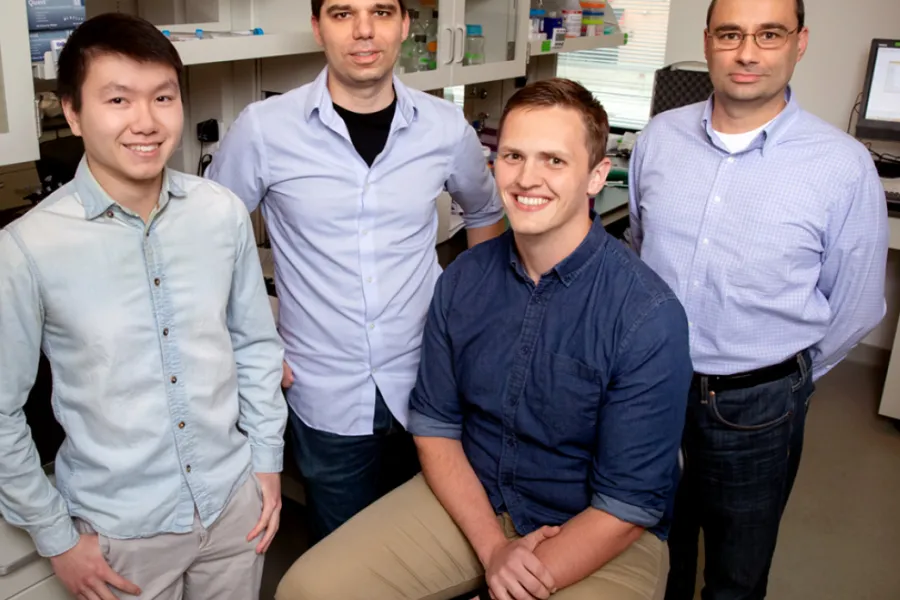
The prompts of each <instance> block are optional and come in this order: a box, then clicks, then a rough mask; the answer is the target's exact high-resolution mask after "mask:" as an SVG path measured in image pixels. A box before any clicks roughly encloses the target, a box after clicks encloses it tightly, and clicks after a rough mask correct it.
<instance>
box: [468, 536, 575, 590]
mask: <svg viewBox="0 0 900 600" xmlns="http://www.w3.org/2000/svg"><path fill="white" fill-rule="evenodd" d="M558 533H559V527H541V528H540V529H538V530H537V531H534V532H532V533H529V534H528V535H526V536H525V537H523V538H522V539H519V540H516V541H514V542H509V543H507V544H506V545H504V546H500V547H499V548H498V549H497V550H495V551H494V552H493V554H492V555H491V558H490V560H489V561H488V565H487V569H486V573H485V579H487V583H488V587H490V590H491V597H492V598H495V599H496V600H532V599H533V598H539V599H540V600H546V598H549V597H550V594H553V593H555V592H556V583H555V582H554V581H553V576H552V575H551V574H550V571H548V570H547V567H545V566H544V564H543V563H542V562H541V561H540V560H539V559H538V557H537V556H535V555H534V550H535V548H537V547H538V545H539V544H540V543H541V542H543V541H544V540H546V539H549V538H552V537H553V536H555V535H556V534H558Z"/></svg>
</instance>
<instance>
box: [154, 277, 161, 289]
mask: <svg viewBox="0 0 900 600" xmlns="http://www.w3.org/2000/svg"><path fill="white" fill-rule="evenodd" d="M159 284H160V281H159V277H157V278H156V279H154V280H153V285H155V286H156V287H159Z"/></svg>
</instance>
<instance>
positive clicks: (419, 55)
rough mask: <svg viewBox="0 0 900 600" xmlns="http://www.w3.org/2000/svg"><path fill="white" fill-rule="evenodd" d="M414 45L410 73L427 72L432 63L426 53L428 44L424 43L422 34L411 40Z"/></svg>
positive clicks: (428, 54) (429, 55) (430, 57)
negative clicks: (412, 64)
mask: <svg viewBox="0 0 900 600" xmlns="http://www.w3.org/2000/svg"><path fill="white" fill-rule="evenodd" d="M413 42H414V44H415V46H414V49H413V63H414V66H413V68H412V69H410V70H411V71H427V70H428V68H429V66H430V65H431V62H432V60H433V59H432V56H431V54H430V53H429V52H428V44H427V42H426V41H425V34H424V33H417V34H416V36H415V38H413Z"/></svg>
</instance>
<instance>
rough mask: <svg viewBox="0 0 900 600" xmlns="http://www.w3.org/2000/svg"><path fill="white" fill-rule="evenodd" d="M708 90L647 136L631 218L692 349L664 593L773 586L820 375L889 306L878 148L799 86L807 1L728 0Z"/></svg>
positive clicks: (715, 7) (715, 9)
mask: <svg viewBox="0 0 900 600" xmlns="http://www.w3.org/2000/svg"><path fill="white" fill-rule="evenodd" d="M705 39H706V58H707V61H708V63H709V71H710V77H711V79H712V82H713V85H714V89H715V92H714V94H713V97H712V98H711V99H710V100H709V101H708V102H706V103H701V104H695V105H692V106H688V107H685V108H682V109H677V110H673V111H669V112H666V113H663V114H661V115H659V116H657V117H656V118H655V119H653V120H652V121H651V123H650V124H649V125H648V126H647V128H646V129H645V131H644V133H643V134H642V135H641V136H640V137H639V138H638V142H637V144H636V146H635V150H634V154H633V156H632V164H631V172H630V177H631V180H632V183H631V186H630V191H631V225H632V235H633V240H634V245H635V247H636V248H637V250H638V251H639V252H640V254H641V257H642V258H643V259H644V260H645V261H646V262H647V263H648V264H649V265H650V266H651V267H653V269H654V270H655V271H656V272H657V273H659V274H660V275H661V276H662V278H663V279H664V280H666V282H667V283H668V284H669V285H670V286H671V287H672V289H673V290H674V291H675V293H676V294H677V295H678V297H679V299H680V300H681V302H682V303H683V304H684V307H685V310H686V311H687V315H688V320H689V323H690V335H691V358H692V360H693V365H694V371H695V376H694V384H693V386H692V390H691V394H690V399H689V404H688V415H687V421H686V427H685V435H684V449H685V455H686V459H685V471H684V477H683V480H682V483H681V486H680V489H679V494H678V498H677V501H676V507H675V522H674V525H673V527H672V533H671V537H670V540H669V545H670V550H671V557H672V569H671V572H670V575H669V582H668V590H667V596H666V597H667V598H668V599H670V600H691V599H693V597H694V581H695V577H696V569H697V551H698V536H699V531H700V529H702V530H703V533H704V542H705V556H706V560H705V570H704V574H705V588H704V590H703V592H702V596H703V598H704V600H738V599H759V598H764V597H765V595H766V585H767V580H768V573H769V568H770V565H771V561H772V556H773V553H774V550H775V544H776V539H777V535H778V526H779V522H780V519H781V515H782V512H783V510H784V507H785V505H786V503H787V500H788V496H789V495H790V491H791V487H792V485H793V482H794V478H795V475H796V473H797V469H798V466H799V463H800V453H801V450H802V447H803V430H804V422H805V417H806V410H807V407H808V402H809V398H810V395H811V394H812V392H813V389H814V381H815V380H816V379H818V378H819V377H821V376H822V375H824V374H825V373H826V372H828V370H829V369H831V368H832V367H834V366H835V365H836V364H837V363H838V362H839V361H841V360H842V359H843V358H844V357H845V356H846V355H847V353H848V352H849V351H850V350H851V349H852V348H853V347H854V346H855V345H856V344H857V343H859V342H860V340H862V339H863V337H864V336H865V335H866V334H867V333H868V332H869V331H871V330H872V329H873V328H874V327H875V326H876V325H877V324H878V323H879V321H880V320H881V319H882V317H883V315H884V310H885V303H884V275H885V262H886V258H887V238H888V229H887V209H886V204H885V197H884V190H883V189H882V186H881V183H880V181H879V178H878V175H877V173H876V171H875V166H874V164H873V161H872V159H871V158H870V156H869V153H868V151H867V150H866V148H865V147H864V146H863V145H862V144H860V143H859V142H857V141H856V140H854V139H852V138H850V137H849V136H848V135H846V134H844V133H843V132H842V131H840V130H838V129H836V128H834V127H832V126H831V125H828V124H826V123H824V122H822V121H821V120H819V119H818V118H816V117H814V116H812V115H810V114H809V113H807V112H805V111H803V110H802V109H801V108H800V106H799V104H798V102H797V99H796V97H795V96H794V94H793V92H792V91H791V90H790V88H789V87H788V82H789V81H790V78H791V75H792V74H793V70H794V67H795V65H796V64H797V62H798V61H799V60H800V59H801V57H802V56H803V54H804V52H805V51H806V47H807V41H808V31H807V29H806V28H805V27H804V6H803V2H802V0H796V1H795V0H718V1H716V2H713V3H712V5H711V6H710V10H709V15H708V22H707V31H706V36H705Z"/></svg>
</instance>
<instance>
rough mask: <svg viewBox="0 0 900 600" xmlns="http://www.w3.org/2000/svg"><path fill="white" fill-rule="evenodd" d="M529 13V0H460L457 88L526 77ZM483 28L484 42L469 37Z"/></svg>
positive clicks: (456, 28)
mask: <svg viewBox="0 0 900 600" xmlns="http://www.w3.org/2000/svg"><path fill="white" fill-rule="evenodd" d="M528 9H529V5H528V4H527V2H526V0H456V5H455V11H454V14H455V18H454V28H453V29H454V30H453V35H454V37H453V84H454V85H469V84H471V83H479V82H483V81H495V80H499V79H510V78H513V77H521V76H522V75H525V71H526V69H527V64H526V61H527V54H528ZM479 27H480V29H481V36H480V38H479V37H478V36H477V35H469V34H470V33H476V32H475V31H471V30H474V29H477V28H479Z"/></svg>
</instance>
